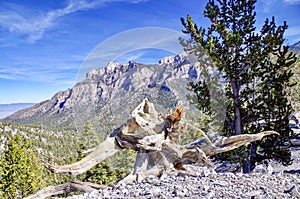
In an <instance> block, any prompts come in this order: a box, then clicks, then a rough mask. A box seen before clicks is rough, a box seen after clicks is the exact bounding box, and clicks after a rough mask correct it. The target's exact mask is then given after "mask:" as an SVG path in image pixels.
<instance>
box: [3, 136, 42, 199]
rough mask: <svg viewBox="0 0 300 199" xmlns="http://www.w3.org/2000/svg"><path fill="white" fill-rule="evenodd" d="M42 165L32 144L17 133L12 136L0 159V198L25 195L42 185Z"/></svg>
mask: <svg viewBox="0 0 300 199" xmlns="http://www.w3.org/2000/svg"><path fill="white" fill-rule="evenodd" d="M42 174H43V167H42V166H40V161H39V159H38V154H37V152H36V151H34V149H33V147H32V144H31V143H30V141H29V140H28V139H26V138H22V137H21V136H20V135H19V134H16V135H15V136H12V137H11V138H10V140H9V141H8V143H7V146H6V149H5V151H4V152H3V154H2V155H1V160H0V179H1V180H0V196H1V198H16V197H25V196H28V195H29V194H32V193H33V192H35V191H37V190H38V189H40V188H42V187H43V185H44V181H43V175H42Z"/></svg>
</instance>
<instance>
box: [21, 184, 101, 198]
mask: <svg viewBox="0 0 300 199" xmlns="http://www.w3.org/2000/svg"><path fill="white" fill-rule="evenodd" d="M104 188H106V186H105V185H99V184H94V183H90V182H80V181H73V182H69V183H65V184H61V185H57V186H49V187H46V188H44V189H42V190H40V191H38V192H37V193H35V194H33V195H30V196H28V197H26V198H24V199H37V198H46V197H49V196H53V195H58V194H65V193H71V192H78V191H80V192H92V191H95V190H98V189H104Z"/></svg>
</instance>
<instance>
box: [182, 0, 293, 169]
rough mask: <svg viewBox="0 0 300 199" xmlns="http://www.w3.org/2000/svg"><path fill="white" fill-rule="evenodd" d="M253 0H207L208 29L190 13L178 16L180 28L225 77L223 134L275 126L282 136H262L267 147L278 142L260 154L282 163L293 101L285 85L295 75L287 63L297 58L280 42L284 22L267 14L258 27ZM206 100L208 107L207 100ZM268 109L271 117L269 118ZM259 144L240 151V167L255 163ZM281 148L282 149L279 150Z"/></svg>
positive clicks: (286, 158) (287, 157)
mask: <svg viewBox="0 0 300 199" xmlns="http://www.w3.org/2000/svg"><path fill="white" fill-rule="evenodd" d="M255 3H256V0H216V1H214V0H209V1H208V3H207V5H206V7H205V11H204V16H205V17H207V18H208V19H209V20H210V22H211V25H210V26H209V27H208V28H207V29H205V28H204V27H199V28H198V26H197V25H196V24H195V23H194V21H193V20H192V18H191V16H189V15H188V16H187V19H186V20H185V19H183V18H181V22H182V25H183V26H184V28H185V30H183V32H184V33H186V34H190V36H191V40H192V41H193V43H192V45H189V47H187V46H185V47H186V49H187V50H188V51H194V50H193V49H194V48H195V46H196V48H197V49H201V48H200V46H201V47H202V49H201V50H203V51H204V52H205V53H206V54H207V55H209V56H210V58H211V59H212V61H213V63H214V65H215V67H216V68H217V70H218V71H219V72H220V74H223V77H222V78H224V79H225V80H226V81H227V85H226V99H224V101H226V102H227V105H226V106H227V109H226V119H225V124H224V127H223V134H224V135H227V136H230V135H238V134H242V133H257V132H258V131H261V130H268V129H272V130H275V131H278V132H279V133H280V135H281V136H280V138H278V137H274V138H272V139H266V140H265V141H264V143H265V144H264V146H265V147H266V146H270V145H272V147H273V148H272V149H275V148H276V150H275V151H271V150H266V148H265V151H264V152H265V156H264V158H274V157H275V156H276V159H278V160H280V161H282V162H283V163H284V164H289V163H290V162H291V154H290V152H289V150H288V148H286V147H285V148H282V146H283V145H286V143H287V142H288V141H289V139H290V138H291V132H290V130H289V128H288V123H287V121H288V120H287V118H288V116H289V114H290V113H291V106H290V103H289V102H288V101H287V98H286V92H285V90H286V89H287V87H289V86H291V85H290V84H288V82H289V79H290V78H291V77H292V75H293V74H292V72H291V71H290V68H291V65H292V64H293V63H294V62H295V61H296V58H295V55H294V54H292V53H290V52H288V51H287V49H288V47H287V46H284V38H283V34H284V31H285V30H286V29H287V25H286V22H284V24H283V25H281V26H276V23H275V19H274V17H273V18H272V20H268V19H267V20H266V21H265V24H264V26H263V27H262V30H261V31H260V32H259V33H257V31H256V27H255V17H256V13H255V11H254V10H255ZM198 54H199V53H198ZM200 54H201V53H200ZM274 57H276V58H275V59H273V60H272V58H274ZM202 66H203V65H202ZM279 84H280V85H281V86H278V85H279ZM199 85H202V84H199ZM268 86H269V87H270V86H271V87H272V88H268ZM199 88H200V87H199ZM204 88H205V87H204ZM200 89H202V88H200ZM270 89H271V90H270ZM202 93H203V92H202ZM206 93H207V92H206ZM208 97H210V98H212V96H208ZM203 98H204V99H205V98H206V97H203ZM270 102H272V103H270ZM273 105H274V106H275V107H274V106H273ZM205 106H207V108H208V109H209V105H205ZM210 106H211V105H210ZM272 106H273V109H272V108H271V107H272ZM270 115H272V118H267V116H270ZM264 119H267V120H266V121H267V122H268V124H269V126H267V127H263V126H262V125H260V123H259V120H264ZM274 140H277V141H278V142H277V141H276V142H274ZM266 143H268V145H266ZM257 147H258V143H254V144H251V145H250V146H249V147H248V148H244V149H243V150H241V151H240V153H239V154H240V155H241V154H243V157H240V158H241V162H243V164H244V165H243V168H244V172H249V171H250V170H251V169H253V165H254V163H255V162H256V161H258V159H259V158H261V156H260V157H259V156H257V153H256V152H257V150H256V149H257ZM280 151H281V152H283V151H285V152H284V154H283V153H281V155H279V154H280ZM275 153H276V154H277V155H275ZM258 157H259V158H258ZM243 160H245V161H243Z"/></svg>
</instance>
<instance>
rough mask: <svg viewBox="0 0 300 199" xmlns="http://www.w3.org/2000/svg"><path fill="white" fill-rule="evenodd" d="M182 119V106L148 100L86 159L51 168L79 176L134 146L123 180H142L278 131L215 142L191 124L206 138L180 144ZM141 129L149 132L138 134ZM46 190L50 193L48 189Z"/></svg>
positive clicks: (180, 168) (206, 162)
mask: <svg viewBox="0 0 300 199" xmlns="http://www.w3.org/2000/svg"><path fill="white" fill-rule="evenodd" d="M181 119H182V107H181V106H178V107H177V108H176V109H175V111H174V112H170V114H168V115H166V116H163V115H161V114H159V113H158V112H157V111H156V110H155V108H154V105H153V104H152V103H150V102H149V101H148V100H147V99H145V100H144V101H143V102H142V103H141V104H140V105H138V106H137V107H136V108H135V109H134V110H133V112H132V114H131V118H130V119H129V120H127V122H126V123H125V124H123V125H121V126H120V127H119V128H117V129H116V130H114V131H113V132H112V133H111V134H110V136H109V137H108V138H107V139H106V140H105V141H104V142H102V143H101V144H100V145H99V146H98V147H97V148H96V149H95V150H94V151H93V152H91V153H90V154H89V155H87V156H86V157H85V158H83V159H82V160H80V161H79V162H75V163H72V164H69V165H62V166H54V165H48V168H49V169H50V170H51V171H52V172H54V173H70V174H73V175H78V174H81V173H84V172H86V171H87V170H89V169H90V168H92V167H93V166H95V165H97V164H98V163H100V162H102V161H103V160H105V159H106V158H108V157H110V156H112V155H114V154H115V153H116V152H117V151H120V150H123V149H132V150H135V151H137V152H138V153H137V156H136V162H135V164H134V168H133V170H132V172H131V173H130V174H129V175H128V176H127V177H125V178H124V179H122V180H121V181H120V182H119V183H128V182H132V181H137V182H140V181H142V180H143V179H144V178H146V177H148V176H150V175H154V176H160V175H163V174H164V172H166V171H167V172H172V171H175V170H185V168H184V165H185V164H191V163H196V162H200V163H202V164H204V165H209V166H213V163H212V162H211V161H210V159H209V157H210V156H214V155H216V154H218V153H222V152H226V151H230V150H232V149H235V148H238V147H240V146H243V145H247V144H249V143H251V142H253V141H257V140H261V139H262V138H263V137H265V136H268V135H271V134H278V133H276V132H275V131H266V132H261V133H258V134H252V135H250V134H245V135H244V134H243V135H237V136H232V137H229V138H225V137H224V138H222V139H220V140H219V141H218V142H216V143H212V142H211V140H210V139H209V137H208V136H207V135H206V134H205V133H204V132H203V131H201V130H200V129H198V128H197V127H194V126H192V125H190V126H191V127H192V128H193V129H194V130H196V131H200V132H202V134H203V137H204V138H203V139H201V140H198V141H196V142H193V143H190V144H187V145H180V144H178V143H177V138H178V135H179V133H180V132H179V129H180V128H177V126H176V125H177V123H178V122H179V121H180V120H181ZM139 128H141V129H142V130H143V131H144V132H145V133H146V135H143V136H141V135H137V134H135V131H136V130H137V129H139ZM67 185H69V184H67ZM61 186H62V187H64V186H63V185H61ZM56 187H58V186H56ZM46 189H49V187H48V188H46ZM52 190H54V191H53V195H54V194H55V193H56V191H55V190H56V189H53V188H52ZM45 192H47V193H49V191H48V190H47V191H45ZM47 196H48V195H47Z"/></svg>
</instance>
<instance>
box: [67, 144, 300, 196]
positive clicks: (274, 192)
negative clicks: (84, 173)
mask: <svg viewBox="0 0 300 199" xmlns="http://www.w3.org/2000/svg"><path fill="white" fill-rule="evenodd" d="M292 158H293V159H294V162H293V164H292V165H289V166H287V167H286V166H283V165H281V164H279V163H277V162H275V161H270V162H269V165H271V166H269V167H265V166H262V165H260V166H258V167H257V168H256V169H255V170H254V171H253V172H252V173H250V174H242V173H231V172H219V173H217V172H216V171H215V170H214V169H212V168H207V167H201V166H197V165H187V166H185V167H186V169H187V170H188V171H193V172H192V173H193V175H183V174H181V173H180V174H176V175H175V174H168V175H163V176H162V177H161V178H157V177H150V178H147V179H145V180H144V181H142V182H141V183H132V184H127V185H115V186H110V187H108V188H106V189H103V190H98V191H94V192H91V193H85V194H82V195H74V196H71V197H68V199H91V198H251V199H252V198H255V199H258V198H262V199H268V198H269V199H273V198H280V199H281V198H289V199H292V198H300V148H296V147H294V148H293V149H292Z"/></svg>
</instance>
